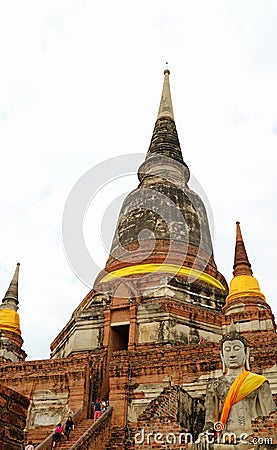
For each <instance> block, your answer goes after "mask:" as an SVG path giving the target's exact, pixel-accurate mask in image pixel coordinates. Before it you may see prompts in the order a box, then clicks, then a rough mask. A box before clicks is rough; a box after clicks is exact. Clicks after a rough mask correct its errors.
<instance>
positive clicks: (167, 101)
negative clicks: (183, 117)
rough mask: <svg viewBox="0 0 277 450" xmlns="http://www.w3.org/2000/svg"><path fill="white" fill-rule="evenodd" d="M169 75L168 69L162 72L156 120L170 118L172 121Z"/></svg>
mask: <svg viewBox="0 0 277 450" xmlns="http://www.w3.org/2000/svg"><path fill="white" fill-rule="evenodd" d="M166 64H167V63H166ZM169 75H170V71H169V70H168V68H166V69H165V71H164V84H163V91H162V98H161V103H160V108H159V112H158V117H157V119H160V118H161V117H170V119H172V120H174V114H173V107H172V100H171V93H170V84H169Z"/></svg>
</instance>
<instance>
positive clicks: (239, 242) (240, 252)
mask: <svg viewBox="0 0 277 450" xmlns="http://www.w3.org/2000/svg"><path fill="white" fill-rule="evenodd" d="M252 274H253V272H252V270H251V264H250V263H249V260H248V256H247V252H246V249H245V246H244V242H243V238H242V234H241V229H240V222H236V248H235V259H234V271H233V275H234V277H236V276H238V275H252Z"/></svg>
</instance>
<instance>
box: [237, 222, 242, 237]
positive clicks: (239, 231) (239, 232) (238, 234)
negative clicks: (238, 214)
mask: <svg viewBox="0 0 277 450" xmlns="http://www.w3.org/2000/svg"><path fill="white" fill-rule="evenodd" d="M237 241H242V234H241V229H240V222H236V242H237Z"/></svg>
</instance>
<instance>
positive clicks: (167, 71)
mask: <svg viewBox="0 0 277 450" xmlns="http://www.w3.org/2000/svg"><path fill="white" fill-rule="evenodd" d="M166 73H168V75H170V70H169V68H168V62H166V63H165V70H164V75H165V74H166Z"/></svg>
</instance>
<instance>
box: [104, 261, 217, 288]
mask: <svg viewBox="0 0 277 450" xmlns="http://www.w3.org/2000/svg"><path fill="white" fill-rule="evenodd" d="M153 272H162V273H174V274H176V275H185V276H187V277H194V278H197V279H199V280H202V281H205V282H206V283H209V284H211V285H212V286H215V287H217V288H218V289H222V290H225V288H224V286H223V284H222V283H220V281H218V280H217V279H216V278H214V277H212V276H211V275H209V274H208V273H205V272H201V271H200V270H196V269H192V268H191V267H185V266H178V265H177V264H139V265H137V266H129V267H123V268H122V269H118V270H114V271H113V272H110V273H108V274H107V275H105V276H104V277H103V278H102V280H101V281H100V283H106V282H107V281H112V280H114V279H115V278H122V277H128V276H129V275H138V274H143V273H153Z"/></svg>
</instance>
